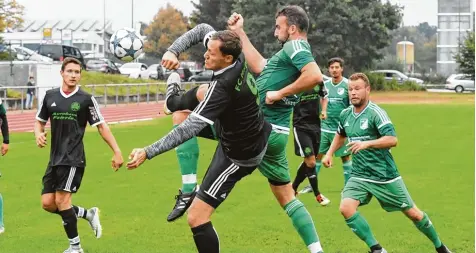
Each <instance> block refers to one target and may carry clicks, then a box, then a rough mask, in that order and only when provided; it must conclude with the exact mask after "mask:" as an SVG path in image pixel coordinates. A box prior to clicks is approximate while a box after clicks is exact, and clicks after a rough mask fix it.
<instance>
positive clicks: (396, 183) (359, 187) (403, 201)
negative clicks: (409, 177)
mask: <svg viewBox="0 0 476 253" xmlns="http://www.w3.org/2000/svg"><path fill="white" fill-rule="evenodd" d="M390 181H391V182H390V183H385V184H382V183H374V182H369V181H363V180H360V179H356V178H355V177H351V178H350V179H349V181H348V182H347V184H346V185H345V187H344V190H343V191H342V199H346V198H350V199H355V200H358V201H360V205H361V206H363V205H366V204H368V203H369V202H370V200H371V199H372V196H375V198H376V199H377V200H378V202H379V203H380V206H382V208H383V209H384V210H385V211H387V212H393V211H404V210H407V209H410V208H412V207H413V205H414V204H413V200H412V198H411V197H410V194H409V193H408V190H407V187H406V186H405V183H403V179H402V178H401V177H398V179H394V180H390Z"/></svg>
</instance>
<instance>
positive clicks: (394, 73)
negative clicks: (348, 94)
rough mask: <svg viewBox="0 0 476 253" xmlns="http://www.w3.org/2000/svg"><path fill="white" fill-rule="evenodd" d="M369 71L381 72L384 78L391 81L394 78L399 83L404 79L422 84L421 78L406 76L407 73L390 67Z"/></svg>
mask: <svg viewBox="0 0 476 253" xmlns="http://www.w3.org/2000/svg"><path fill="white" fill-rule="evenodd" d="M370 73H377V74H383V76H384V77H385V80H387V81H391V80H393V79H395V81H397V82H398V83H399V84H402V83H403V82H405V81H412V82H415V83H417V84H419V85H422V84H423V80H421V79H418V78H414V77H408V76H407V75H405V74H403V73H402V72H400V71H398V70H391V69H385V70H374V71H370Z"/></svg>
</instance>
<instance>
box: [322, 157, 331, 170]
mask: <svg viewBox="0 0 476 253" xmlns="http://www.w3.org/2000/svg"><path fill="white" fill-rule="evenodd" d="M322 165H324V166H325V167H326V168H330V167H332V156H330V155H325V156H324V157H322Z"/></svg>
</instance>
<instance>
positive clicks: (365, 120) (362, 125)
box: [360, 119, 369, 130]
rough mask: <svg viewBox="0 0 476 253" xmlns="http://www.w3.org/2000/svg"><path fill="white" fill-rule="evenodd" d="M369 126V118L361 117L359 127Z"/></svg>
mask: <svg viewBox="0 0 476 253" xmlns="http://www.w3.org/2000/svg"><path fill="white" fill-rule="evenodd" d="M367 128H369V119H361V120H360V129H362V130H365V129H367Z"/></svg>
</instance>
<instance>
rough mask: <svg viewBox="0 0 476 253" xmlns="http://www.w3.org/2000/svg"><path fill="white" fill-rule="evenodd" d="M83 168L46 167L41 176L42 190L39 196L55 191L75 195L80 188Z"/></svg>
mask: <svg viewBox="0 0 476 253" xmlns="http://www.w3.org/2000/svg"><path fill="white" fill-rule="evenodd" d="M83 174H84V167H74V166H63V165H59V166H48V167H47V168H46V172H45V175H44V176H43V190H41V194H42V195H43V194H46V193H54V192H57V191H64V192H71V193H76V192H77V191H78V190H79V187H80V186H81V181H82V179H83Z"/></svg>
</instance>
